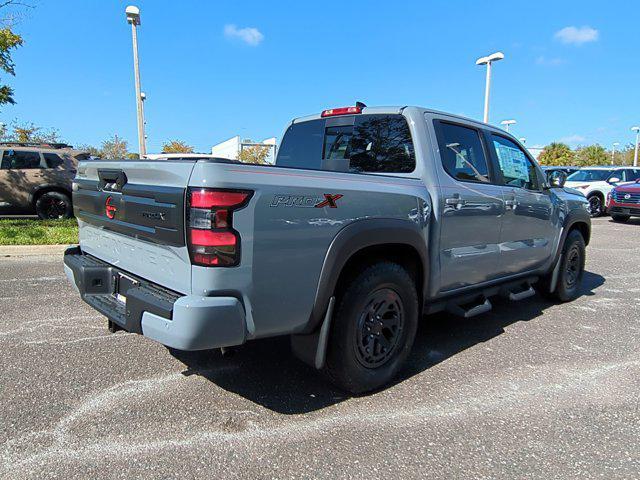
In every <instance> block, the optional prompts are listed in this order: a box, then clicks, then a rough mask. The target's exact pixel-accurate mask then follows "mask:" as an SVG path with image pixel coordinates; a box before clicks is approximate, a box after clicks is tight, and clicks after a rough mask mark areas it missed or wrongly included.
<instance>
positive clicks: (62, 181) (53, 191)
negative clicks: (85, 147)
mask: <svg viewBox="0 0 640 480" xmlns="http://www.w3.org/2000/svg"><path fill="white" fill-rule="evenodd" d="M0 158H1V159H2V162H1V164H0V212H1V213H18V214H19V213H34V212H35V213H37V214H38V216H39V217H40V218H43V219H51V218H69V217H71V216H72V215H73V206H72V204H71V182H72V180H73V177H74V176H75V174H76V167H77V164H78V160H83V159H87V158H89V154H88V153H86V152H83V151H80V150H75V149H74V148H73V147H72V146H71V145H66V144H63V143H13V142H11V143H9V142H2V143H0Z"/></svg>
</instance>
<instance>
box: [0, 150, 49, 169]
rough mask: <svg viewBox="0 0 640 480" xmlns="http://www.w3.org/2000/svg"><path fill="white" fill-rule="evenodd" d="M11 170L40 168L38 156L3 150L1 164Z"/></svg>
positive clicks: (36, 153) (22, 151)
mask: <svg viewBox="0 0 640 480" xmlns="http://www.w3.org/2000/svg"><path fill="white" fill-rule="evenodd" d="M5 162H6V164H7V165H8V168H12V169H29V168H40V167H41V165H40V154H39V153H38V152H27V151H24V150H5V152H4V156H3V157H2V163H3V165H4V164H5Z"/></svg>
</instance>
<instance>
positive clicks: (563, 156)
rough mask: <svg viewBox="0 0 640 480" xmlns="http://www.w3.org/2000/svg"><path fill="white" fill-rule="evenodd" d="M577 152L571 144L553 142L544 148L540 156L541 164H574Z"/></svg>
mask: <svg viewBox="0 0 640 480" xmlns="http://www.w3.org/2000/svg"><path fill="white" fill-rule="evenodd" d="M574 158H575V154H574V152H573V150H571V148H569V145H567V144H565V143H560V142H553V143H550V144H549V145H547V146H546V147H544V148H543V149H542V152H540V155H539V156H538V162H539V163H540V165H572V164H573V163H574Z"/></svg>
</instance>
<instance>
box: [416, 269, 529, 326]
mask: <svg viewBox="0 0 640 480" xmlns="http://www.w3.org/2000/svg"><path fill="white" fill-rule="evenodd" d="M536 280H537V278H529V279H527V280H524V281H520V282H517V283H515V282H514V283H509V284H507V285H503V286H502V287H498V288H493V289H486V290H484V291H481V292H479V293H477V294H475V295H467V296H465V297H462V298H457V299H452V300H449V301H448V302H446V303H440V304H435V305H431V308H430V309H429V310H428V311H427V312H426V313H434V312H436V311H439V310H446V311H447V312H449V313H452V314H454V315H457V316H459V317H463V318H471V317H475V316H476V315H480V314H482V313H486V312H488V311H489V310H491V309H492V308H493V305H491V302H490V301H489V298H488V297H491V296H493V295H500V296H502V297H504V298H507V299H509V300H511V301H512V302H518V301H520V300H524V299H525V298H529V297H532V296H533V295H535V294H536V291H535V290H534V289H533V287H532V286H531V285H532V283H534V282H535V281H536ZM438 307H439V308H438Z"/></svg>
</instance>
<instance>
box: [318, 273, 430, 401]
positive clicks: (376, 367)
mask: <svg viewBox="0 0 640 480" xmlns="http://www.w3.org/2000/svg"><path fill="white" fill-rule="evenodd" d="M418 311H419V308H418V295H417V293H416V287H415V283H414V281H413V279H412V278H411V276H410V275H409V274H408V273H407V271H406V270H405V269H404V268H403V267H402V266H400V265H398V264H396V263H390V262H380V263H376V264H374V265H371V266H369V267H367V268H365V269H364V270H363V271H362V272H360V273H359V274H358V275H357V276H356V277H355V278H354V279H353V280H352V281H351V282H350V284H349V286H348V287H347V289H346V291H345V292H344V294H343V295H342V297H341V298H340V300H339V304H338V308H337V310H336V315H335V317H334V319H333V324H332V328H331V333H330V336H329V345H328V348H327V361H326V365H325V373H326V374H327V375H328V376H329V378H330V380H331V381H332V382H333V383H334V384H336V385H337V386H338V387H339V388H341V389H343V390H346V391H348V392H350V393H353V394H359V393H364V392H368V391H371V390H375V389H377V388H380V387H382V386H383V385H385V384H387V383H388V382H390V381H391V380H392V379H393V378H394V377H395V375H396V374H397V373H398V370H399V369H400V367H401V366H402V364H403V363H404V361H405V360H406V358H407V356H408V355H409V352H410V351H411V347H412V345H413V341H414V339H415V335H416V330H417V326H418Z"/></svg>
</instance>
